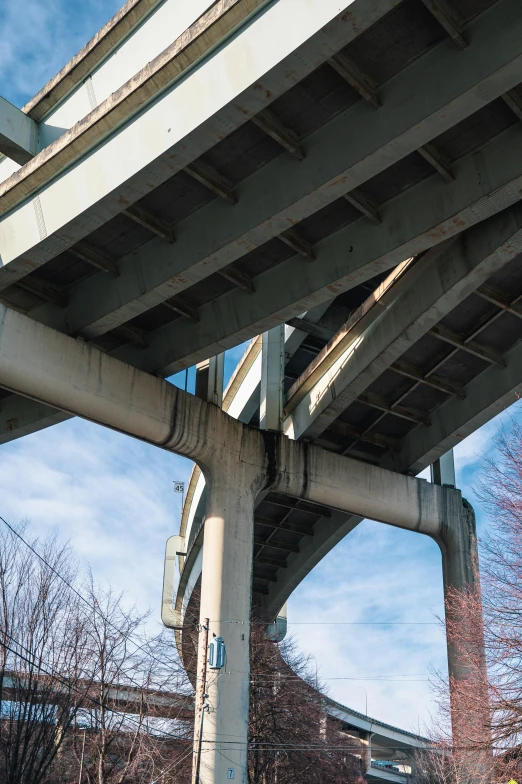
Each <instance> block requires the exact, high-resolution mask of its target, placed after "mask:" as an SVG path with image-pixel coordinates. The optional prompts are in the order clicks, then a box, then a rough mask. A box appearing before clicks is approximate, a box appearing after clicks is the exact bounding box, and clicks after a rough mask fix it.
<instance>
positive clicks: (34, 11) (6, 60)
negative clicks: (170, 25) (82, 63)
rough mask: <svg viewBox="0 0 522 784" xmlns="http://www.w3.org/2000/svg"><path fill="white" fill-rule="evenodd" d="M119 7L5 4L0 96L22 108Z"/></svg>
mask: <svg viewBox="0 0 522 784" xmlns="http://www.w3.org/2000/svg"><path fill="white" fill-rule="evenodd" d="M121 5H122V2H121V0H83V2H80V0H71V1H70V2H67V0H45V1H44V2H43V1H42V0H5V2H3V3H1V4H0V29H1V30H2V35H1V37H0V74H1V75H2V77H1V79H0V95H2V96H3V97H4V98H7V100H8V101H11V103H14V104H15V105H16V106H20V107H21V106H23V104H24V103H26V102H27V101H28V100H29V99H30V98H32V96H33V95H34V94H35V93H37V92H38V90H40V89H41V88H42V87H43V86H44V84H46V82H47V81H48V80H49V79H51V78H52V77H53V76H54V75H55V74H56V73H57V72H58V71H59V70H60V69H61V68H62V67H63V66H64V65H65V64H66V63H67V62H68V61H69V60H70V59H71V57H73V55H75V54H76V53H77V52H78V51H79V50H80V49H81V48H82V47H83V46H84V45H85V44H86V43H87V41H89V39H90V38H92V36H93V35H94V34H95V33H96V32H97V31H98V30H99V29H100V27H102V26H103V25H104V24H105V23H106V22H107V21H108V20H109V19H110V18H111V16H113V14H114V13H116V11H117V10H118V9H119V8H120V7H121Z"/></svg>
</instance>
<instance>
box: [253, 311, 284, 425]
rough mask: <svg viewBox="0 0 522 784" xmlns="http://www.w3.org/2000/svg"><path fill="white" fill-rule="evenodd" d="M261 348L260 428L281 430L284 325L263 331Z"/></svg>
mask: <svg viewBox="0 0 522 784" xmlns="http://www.w3.org/2000/svg"><path fill="white" fill-rule="evenodd" d="M262 340H263V342H262V349H261V400H260V407H259V427H260V428H261V430H281V424H282V418H283V378H284V366H285V365H284V362H285V359H284V358H285V325H284V324H280V325H279V326H278V327H274V328H273V329H269V330H268V332H264V333H263V338H262Z"/></svg>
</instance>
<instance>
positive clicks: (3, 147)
mask: <svg viewBox="0 0 522 784" xmlns="http://www.w3.org/2000/svg"><path fill="white" fill-rule="evenodd" d="M37 142H38V126H37V125H36V123H35V122H34V120H31V118H30V117H28V116H27V115H26V114H24V113H23V112H21V111H20V109H17V107H16V106H13V104H11V103H9V101H6V100H5V98H2V97H1V96H0V153H2V154H3V155H6V156H7V157H8V158H11V159H12V160H13V161H16V163H19V164H20V165H21V166H23V164H24V163H27V161H30V160H31V158H33V157H34V155H35V153H36V148H37Z"/></svg>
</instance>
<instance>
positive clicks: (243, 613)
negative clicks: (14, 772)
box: [0, 305, 476, 784]
mask: <svg viewBox="0 0 522 784" xmlns="http://www.w3.org/2000/svg"><path fill="white" fill-rule="evenodd" d="M0 385H1V386H3V387H5V388H6V389H9V390H11V391H13V392H16V393H18V394H21V395H24V396H26V397H29V398H32V399H34V400H37V401H40V402H41V403H43V404H45V405H49V406H53V407H54V408H56V409H59V410H62V411H65V412H67V413H70V414H74V415H77V416H80V417H83V418H85V419H88V420H90V421H93V422H96V423H98V424H101V425H104V426H106V427H109V428H112V429H114V430H117V431H120V432H122V433H126V434H128V435H130V436H133V437H135V438H139V439H141V440H143V441H146V442H148V443H150V444H153V445H155V446H158V447H160V448H162V449H165V450H167V451H170V452H173V453H176V454H180V455H183V456H185V457H188V458H190V459H192V460H194V461H196V463H197V464H198V465H199V466H200V467H201V469H202V470H203V472H204V474H205V478H206V481H207V509H206V516H205V523H204V544H203V570H202V587H201V617H202V618H209V619H210V632H211V634H212V633H215V634H216V635H220V636H222V637H223V638H224V640H225V644H226V649H227V661H226V665H225V667H224V668H223V670H221V671H213V670H209V672H208V673H207V684H208V694H209V703H210V708H211V710H210V713H209V714H208V715H207V716H206V717H205V727H204V733H203V739H202V740H203V759H202V764H201V778H200V780H201V782H202V784H217V782H222V781H225V780H227V778H229V777H230V776H229V769H230V768H232V769H233V777H234V779H235V780H236V781H238V782H240V784H245V782H246V780H247V774H246V760H247V743H248V697H249V680H250V674H249V629H250V613H251V584H252V550H253V514H254V505H255V500H256V497H257V495H258V494H259V493H261V492H263V491H264V490H266V489H271V490H273V491H275V492H278V493H282V494H286V495H289V496H292V497H294V498H303V499H307V500H309V501H311V502H313V503H317V504H320V505H323V506H328V507H331V508H333V509H338V510H340V511H342V512H346V513H349V514H355V515H360V516H362V517H369V518H371V519H373V520H377V521H381V522H385V523H388V524H391V525H394V526H397V527H400V528H405V529H408V530H412V531H416V532H418V533H422V534H425V535H427V536H430V537H432V538H433V539H435V540H436V541H437V542H438V544H439V546H440V548H441V551H442V555H443V567H444V569H443V572H444V583H445V590H446V592H448V591H449V590H450V589H456V590H458V591H461V590H467V589H468V587H469V586H473V585H474V581H475V572H474V569H473V566H474V563H475V548H476V538H475V530H474V522H473V518H472V514H471V512H470V509H469V507H468V506H467V505H466V504H465V503H464V502H463V500H462V496H461V494H460V492H459V491H458V490H455V489H453V488H451V487H447V486H438V485H435V484H429V483H427V482H425V481H422V480H417V479H415V478H413V477H410V476H407V475H404V474H397V473H394V472H392V471H388V470H386V469H383V468H379V467H377V466H372V465H369V464H365V463H362V462H360V461H356V460H353V459H350V458H348V457H343V456H340V455H337V454H334V453H332V452H327V451H324V450H322V449H321V448H319V447H317V446H313V445H308V444H306V443H302V442H296V441H291V440H290V439H288V438H286V437H285V436H283V435H282V434H281V433H279V432H276V431H268V430H264V431H262V430H256V429H255V428H251V427H248V426H246V425H244V424H243V423H241V422H239V421H238V420H235V419H233V418H232V417H230V416H229V415H227V414H226V413H224V412H223V411H222V410H221V409H220V408H218V407H217V406H215V405H211V404H209V403H208V402H206V401H204V400H201V399H199V398H197V397H195V396H192V395H189V394H187V393H185V392H183V391H181V390H179V389H177V388H176V387H174V386H172V385H171V384H169V383H168V382H166V381H164V380H162V379H160V378H155V377H153V376H151V375H149V374H147V373H145V372H143V371H140V370H137V369H136V368H134V367H132V366H130V365H127V364H125V363H124V362H121V361H119V360H117V359H115V358H113V357H110V356H108V355H107V354H104V353H102V352H101V351H100V350H98V349H97V348H95V347H94V346H92V345H89V344H87V343H85V342H84V341H82V340H75V339H73V338H71V337H68V336H65V335H63V334H61V333H59V332H57V331H55V330H53V329H52V328H50V327H47V326H44V325H43V324H40V323H38V322H36V321H34V320H32V319H30V318H28V317H26V316H23V315H21V314H19V313H17V312H15V311H14V310H11V309H9V308H6V307H5V306H2V305H0ZM267 620H273V618H270V619H267ZM201 655H202V651H200V656H201ZM448 661H449V670H450V675H451V676H452V677H453V678H454V679H455V680H456V681H458V680H459V679H462V678H466V677H469V671H468V669H467V666H466V662H465V661H462V660H461V657H460V653H459V650H458V647H456V646H453V645H449V649H448ZM198 707H199V706H197V709H198ZM454 731H455V732H458V727H454Z"/></svg>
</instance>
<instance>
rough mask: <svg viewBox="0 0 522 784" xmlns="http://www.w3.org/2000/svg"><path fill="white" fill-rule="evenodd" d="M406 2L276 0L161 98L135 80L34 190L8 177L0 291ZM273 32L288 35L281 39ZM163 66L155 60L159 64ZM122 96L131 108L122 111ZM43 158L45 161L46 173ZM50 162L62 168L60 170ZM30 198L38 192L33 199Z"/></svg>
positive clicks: (46, 155) (245, 3)
mask: <svg viewBox="0 0 522 784" xmlns="http://www.w3.org/2000/svg"><path fill="white" fill-rule="evenodd" d="M399 2H400V0H355V1H354V2H349V0H344V7H345V6H346V5H349V6H350V13H349V14H343V13H342V11H343V6H342V5H341V4H340V3H339V2H338V0H324V2H322V3H321V4H315V3H314V4H311V3H308V4H306V5H303V4H302V3H301V2H299V0H283V1H282V2H277V3H270V6H269V8H268V9H265V12H264V13H258V15H257V16H256V17H255V18H254V19H252V18H250V19H249V23H248V24H246V25H245V27H244V29H242V31H241V34H240V35H239V34H235V35H234V34H233V33H237V31H236V30H235V29H231V30H229V31H228V32H229V36H228V38H227V40H226V41H225V45H223V41H224V39H223V36H222V35H221V37H218V38H217V39H216V40H213V41H212V42H211V43H212V46H210V47H207V49H206V50H204V51H199V53H198V55H199V58H203V59H200V60H199V61H198V62H197V66H196V67H193V68H192V70H190V72H189V73H185V72H184V73H183V78H182V79H180V80H178V81H177V82H176V83H175V84H173V85H172V84H170V81H167V83H166V84H165V83H164V80H163V81H161V80H160V94H159V95H158V87H157V85H156V87H154V80H151V79H148V82H147V84H148V85H149V86H148V93H147V95H146V96H145V104H144V103H143V102H142V103H139V102H138V105H135V106H133V107H132V106H130V108H129V107H127V105H125V106H123V103H124V102H123V103H122V101H123V98H124V95H123V93H125V94H126V91H128V92H129V96H131V94H134V93H135V83H134V82H133V80H130V82H128V83H127V85H124V87H123V88H121V90H120V91H117V93H114V94H113V96H110V97H109V98H108V99H107V101H108V103H107V102H104V104H102V105H100V106H99V107H97V109H96V110H95V111H93V112H92V113H91V114H90V115H89V117H88V118H86V120H85V122H81V123H79V124H78V125H79V126H81V127H78V128H76V130H75V129H74V128H73V129H71V132H70V133H69V132H68V133H69V135H70V140H71V146H70V147H68V146H67V145H66V141H67V140H66V139H64V138H63V137H61V139H58V140H57V141H56V142H55V143H53V144H50V145H49V146H48V147H47V148H46V149H45V150H44V151H42V153H40V155H39V156H37V159H35V161H33V163H32V164H31V166H32V167H33V165H34V167H36V168H34V173H35V174H34V176H35V177H36V175H37V174H38V178H37V179H38V183H36V180H35V181H34V182H33V184H32V185H31V183H30V182H29V180H28V178H27V176H25V177H24V178H23V179H21V180H20V182H18V179H17V178H15V179H13V178H10V180H9V181H8V182H7V184H5V183H4V186H3V187H4V188H7V190H6V192H5V194H4V196H2V197H1V198H0V209H2V207H3V210H4V211H5V210H6V209H10V210H11V212H10V213H9V214H8V215H6V216H5V217H4V218H3V220H2V221H1V222H0V252H1V254H2V261H3V266H2V268H1V269H0V287H5V286H7V285H9V283H12V282H15V281H16V279H17V278H19V277H21V276H23V275H25V274H27V273H28V272H30V271H31V270H33V269H35V268H37V267H38V266H40V265H41V264H44V263H45V262H46V261H48V260H49V259H50V258H53V257H54V256H56V255H58V254H59V253H61V252H63V251H64V250H66V249H67V248H68V247H70V246H71V245H73V244H75V243H76V242H78V241H80V240H82V239H83V238H84V237H86V236H87V235H88V234H89V233H91V232H92V231H93V230H95V229H96V228H98V227H99V226H101V225H103V224H104V223H106V222H107V221H108V220H110V219H111V218H112V217H114V216H115V215H117V214H119V213H120V212H121V211H122V210H123V209H125V208H126V207H127V206H128V205H129V204H134V203H135V202H136V201H138V200H139V199H140V198H142V197H143V196H145V195H146V194H147V193H150V192H151V191H152V190H154V188H156V187H157V186H158V185H160V184H161V183H163V182H165V181H166V180H167V179H169V178H170V177H172V176H173V175H174V174H176V173H177V172H178V171H180V170H181V169H183V168H185V166H187V165H189V164H191V163H192V162H193V161H194V160H196V159H197V158H199V157H200V156H201V155H203V154H204V153H205V152H206V151H208V150H209V149H211V148H212V147H213V146H214V145H215V144H217V143H218V142H219V141H220V140H221V139H223V137H224V136H227V135H228V134H230V133H232V131H234V130H235V129H237V128H238V127H240V126H241V125H243V124H244V123H245V122H247V121H248V120H249V119H250V118H251V117H253V116H254V115H256V114H257V113H258V112H259V111H261V110H263V109H265V108H266V107H267V106H268V105H269V104H270V103H272V102H273V101H275V100H276V98H278V97H279V96H280V95H282V94H283V93H284V92H286V91H287V90H288V89H289V88H290V87H292V86H293V85H295V84H296V83H297V82H299V81H300V80H302V79H303V78H304V77H305V76H307V75H308V74H310V73H312V72H313V71H314V70H315V69H316V68H318V67H319V66H320V65H322V64H323V63H324V62H325V61H326V60H327V59H328V58H329V57H331V56H332V55H333V54H335V52H336V51H338V50H339V49H341V48H343V47H344V46H346V45H347V44H348V43H350V42H351V41H352V40H354V39H355V38H356V37H357V35H359V34H360V33H361V32H362V31H364V30H366V29H367V28H369V27H370V26H371V25H372V24H374V23H375V22H376V21H378V20H379V19H380V18H381V17H382V16H384V15H385V14H386V13H387V12H388V11H390V10H391V9H392V8H394V7H395V6H397V5H398V4H399ZM218 5H219V7H222V5H223V4H222V3H220V4H218ZM226 5H231V4H230V3H227V4H226ZM233 5H234V6H238V9H241V8H243V9H244V10H245V14H244V15H243V22H245V21H246V20H247V18H248V16H249V13H247V12H250V11H255V10H258V11H259V10H260V8H261V4H260V2H257V1H255V0H242V1H241V4H240V6H239V4H238V3H237V2H236V3H234V4H233ZM264 5H265V4H264V3H263V6H264ZM216 8H217V6H216ZM232 11H234V8H232ZM340 12H341V13H340ZM209 13H213V10H211V12H209ZM234 13H235V11H234ZM236 21H237V19H236ZM274 31H276V33H277V31H284V34H283V32H281V35H277V34H276V35H274ZM181 38H183V36H182V37H181ZM266 40H270V42H271V45H270V47H266V45H265V42H266ZM175 43H176V42H175ZM181 43H183V42H182V41H181ZM207 43H208V42H207ZM218 44H219V46H218V48H214V49H212V47H216V46H217V45H218ZM173 46H174V45H173ZM166 58H167V60H168V57H167V55H166ZM169 62H170V61H169ZM237 63H240V64H241V67H237ZM191 64H192V65H195V64H196V60H192V61H191ZM166 65H169V63H168V62H166ZM155 67H156V65H155V64H154V63H153V64H151V66H150V68H155ZM150 68H149V66H147V67H146V68H145V69H144V71H143V72H140V74H137V75H136V79H137V81H138V82H140V83H141V81H143V79H145V77H147V74H149V76H150ZM147 69H148V70H147ZM140 80H141V81H140ZM510 86H511V84H509V85H506V86H505V90H507V89H509V87H510ZM161 89H163V92H161ZM195 95H196V96H198V100H197V101H195V100H194V96H195ZM129 100H130V99H129ZM136 100H137V99H136ZM147 101H148V103H147ZM114 102H116V104H117V107H120V106H122V107H123V108H122V109H121V110H120V109H119V108H118V110H117V111H116V109H115V105H114ZM105 104H107V105H106V106H105ZM131 104H132V101H131ZM117 107H116V108H117ZM109 109H110V110H111V112H112V111H113V110H114V111H116V115H115V116H114V117H113V119H111V120H110V122H109V120H107V117H106V116H105V114H106V112H107V111H108V110H109ZM131 110H132V111H131ZM111 117H112V115H111ZM93 123H101V126H100V127H101V130H102V132H103V133H102V135H101V136H100V135H98V136H96V144H97V146H95V147H93V146H92V145H93V141H92V139H91V140H90V141H89V135H91V136H92V134H93V133H94V131H92V133H91V125H92V124H93ZM80 132H81V133H80ZM78 134H80V135H78ZM108 134H109V135H108ZM93 138H94V137H93ZM55 144H56V145H57V147H56V148H55V146H54V145H55ZM64 145H65V146H64ZM58 148H59V149H60V150H62V149H63V150H64V152H63V154H62V153H61V157H60V156H58V155H56V154H55V153H57V152H58ZM40 156H42V157H41V158H40ZM64 156H65V158H64ZM67 156H68V158H67ZM58 158H60V160H61V161H62V162H61V163H60V162H59V160H58ZM38 159H39V160H40V161H41V162H43V160H44V159H45V162H46V164H47V165H46V173H45V176H44V172H43V170H42V172H40V169H39V168H38V165H39V164H38ZM62 159H63V160H62ZM52 160H56V164H53V165H51V161H52ZM73 160H74V165H71V163H72V162H73ZM26 174H27V173H26ZM58 175H59V176H58ZM0 191H1V188H0ZM30 194H35V195H33V196H32V198H30V199H27V197H28V195H30ZM24 199H25V200H26V201H25V202H24V201H23V200H24ZM21 200H22V201H21ZM225 206H226V205H225ZM234 209H236V208H234ZM228 214H229V213H227V216H228ZM227 220H228V217H227ZM285 228H288V226H285ZM160 242H161V241H160ZM150 247H151V248H153V247H155V246H152V245H151V246H150ZM222 266H224V265H222ZM124 277H125V276H124ZM171 277H172V276H171ZM174 293H175V292H174V291H171V295H172V294H174ZM128 318H130V316H129V317H127V319H124V320H128Z"/></svg>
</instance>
